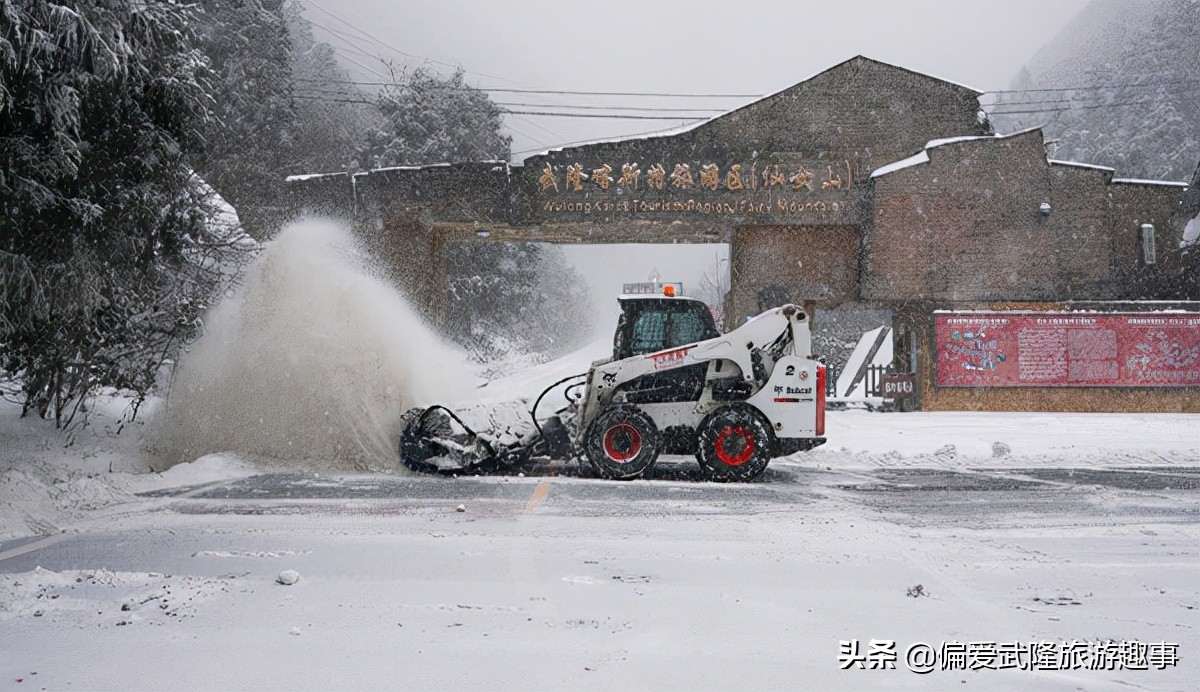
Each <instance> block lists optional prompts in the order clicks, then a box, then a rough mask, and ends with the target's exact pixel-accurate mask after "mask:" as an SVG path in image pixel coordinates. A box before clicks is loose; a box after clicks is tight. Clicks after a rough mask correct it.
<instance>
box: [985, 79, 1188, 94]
mask: <svg viewBox="0 0 1200 692" xmlns="http://www.w3.org/2000/svg"><path fill="white" fill-rule="evenodd" d="M1194 83H1195V82H1194V80H1191V79H1172V80H1167V81H1162V82H1127V83H1124V84H1093V85H1091V86H1074V87H1047V88H1045V89H1000V90H996V91H985V92H983V93H985V94H1036V93H1042V92H1053V91H1090V90H1096V89H1128V88H1137V89H1142V88H1150V87H1160V86H1169V85H1171V84H1194Z"/></svg>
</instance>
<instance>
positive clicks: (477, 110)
mask: <svg viewBox="0 0 1200 692" xmlns="http://www.w3.org/2000/svg"><path fill="white" fill-rule="evenodd" d="M293 98H298V99H308V100H311V101H324V102H326V103H357V104H366V105H375V104H376V102H375V101H371V100H368V99H341V98H333V97H327V96H316V95H306V94H294V95H293ZM456 110H457V111H458V112H460V113H461V112H475V113H486V112H488V109H486V108H458V109H456ZM499 112H500V113H501V114H503V115H544V116H551V117H555V118H602V119H605V120H608V119H613V120H679V121H684V120H705V119H706V118H704V117H703V116H697V117H690V118H689V117H686V116H673V115H629V114H625V113H554V112H550V111H524V110H509V109H504V108H502V109H499Z"/></svg>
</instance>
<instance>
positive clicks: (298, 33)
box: [283, 3, 382, 175]
mask: <svg viewBox="0 0 1200 692" xmlns="http://www.w3.org/2000/svg"><path fill="white" fill-rule="evenodd" d="M283 11H284V20H285V22H286V23H287V30H288V38H289V41H290V43H291V51H292V52H291V63H292V82H293V91H294V98H295V120H294V124H293V126H292V131H291V132H290V133H289V136H288V140H289V143H290V149H289V150H288V157H287V160H286V164H285V167H284V168H285V170H284V173H285V174H286V175H292V174H298V173H328V172H336V171H347V170H356V169H360V168H362V167H364V165H365V163H366V162H365V161H363V160H360V156H361V155H362V152H363V150H364V149H365V148H366V146H367V141H368V135H369V133H372V132H376V131H378V130H379V128H380V127H381V125H382V117H381V115H380V113H379V109H378V107H376V105H375V104H374V103H372V102H371V101H372V99H373V98H374V94H372V93H370V92H368V91H367V90H366V89H364V88H363V87H360V86H358V85H356V84H354V83H352V81H351V79H350V75H349V74H348V73H347V72H346V70H345V69H344V68H343V67H342V66H341V64H339V63H338V61H337V57H336V54H335V53H334V50H333V48H332V47H330V45H329V44H327V43H321V42H319V41H317V40H316V39H315V38H314V36H313V30H312V25H311V24H310V23H309V22H308V20H306V19H304V16H303V14H302V8H301V7H300V5H299V4H297V3H284V6H283Z"/></svg>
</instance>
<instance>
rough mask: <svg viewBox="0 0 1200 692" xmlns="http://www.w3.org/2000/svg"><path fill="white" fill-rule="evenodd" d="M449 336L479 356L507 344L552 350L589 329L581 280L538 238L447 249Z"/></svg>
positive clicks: (505, 349) (498, 353)
mask: <svg viewBox="0 0 1200 692" xmlns="http://www.w3.org/2000/svg"><path fill="white" fill-rule="evenodd" d="M446 264H447V274H448V278H449V291H450V304H449V306H448V309H447V311H446V312H447V314H446V331H447V334H448V336H449V337H450V338H451V339H453V340H454V341H455V342H457V343H458V344H460V345H461V346H462V347H463V348H465V349H467V351H468V352H469V353H470V354H471V355H472V356H473V357H474V358H475V359H476V360H479V361H481V362H486V361H490V360H495V359H497V358H502V357H504V356H506V355H508V354H509V352H510V351H514V350H515V351H519V352H522V353H531V354H536V355H540V356H543V357H554V356H559V355H562V354H564V353H567V352H568V351H570V350H571V349H572V348H574V347H577V346H579V345H581V343H582V340H583V339H584V338H586V337H587V336H588V335H590V334H591V331H592V319H591V317H592V304H591V299H590V298H589V297H588V294H587V292H586V289H585V283H584V281H583V280H582V278H581V277H580V276H579V274H578V272H576V271H575V269H574V268H573V267H571V266H570V265H569V264H567V261H566V257H565V255H564V254H563V252H562V250H561V249H559V248H558V247H557V246H554V245H546V244H541V243H464V244H460V245H455V246H452V247H450V248H449V250H448V253H447V259H446Z"/></svg>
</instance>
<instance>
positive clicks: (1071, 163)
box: [1046, 159, 1117, 173]
mask: <svg viewBox="0 0 1200 692" xmlns="http://www.w3.org/2000/svg"><path fill="white" fill-rule="evenodd" d="M1046 161H1047V162H1049V163H1050V165H1052V166H1071V167H1073V168H1090V169H1092V170H1095V171H1108V172H1109V173H1114V172H1116V170H1117V169H1115V168H1109V167H1108V166H1097V165H1096V164H1094V163H1080V162H1078V161H1063V160H1061V159H1046Z"/></svg>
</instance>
